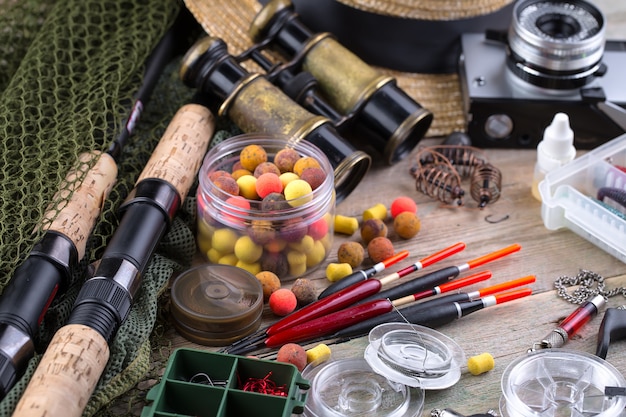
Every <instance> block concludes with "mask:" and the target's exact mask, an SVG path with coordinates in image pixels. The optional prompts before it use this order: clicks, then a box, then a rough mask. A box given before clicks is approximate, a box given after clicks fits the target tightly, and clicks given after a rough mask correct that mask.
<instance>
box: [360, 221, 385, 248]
mask: <svg viewBox="0 0 626 417" xmlns="http://www.w3.org/2000/svg"><path fill="white" fill-rule="evenodd" d="M387 232H388V229H387V225H386V224H385V223H384V222H383V221H382V220H380V219H369V220H365V221H364V222H363V224H362V225H361V239H363V242H365V244H368V243H369V242H370V240H372V239H374V238H375V237H381V236H382V237H387Z"/></svg>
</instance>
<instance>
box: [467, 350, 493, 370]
mask: <svg viewBox="0 0 626 417" xmlns="http://www.w3.org/2000/svg"><path fill="white" fill-rule="evenodd" d="M494 366H495V362H494V360H493V356H491V354H490V353H487V352H485V353H481V354H480V355H476V356H472V357H471V358H469V359H468V360H467V369H468V371H470V373H471V374H472V375H480V374H484V373H485V372H487V371H491V370H492V369H493V367H494Z"/></svg>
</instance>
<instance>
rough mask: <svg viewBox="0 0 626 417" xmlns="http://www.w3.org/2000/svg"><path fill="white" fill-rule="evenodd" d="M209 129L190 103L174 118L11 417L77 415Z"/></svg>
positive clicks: (205, 113) (202, 111) (208, 120)
mask: <svg viewBox="0 0 626 417" xmlns="http://www.w3.org/2000/svg"><path fill="white" fill-rule="evenodd" d="M214 125H215V123H214V117H213V114H212V113H211V112H210V111H209V110H208V108H207V107H205V106H204V105H201V104H196V103H195V102H192V103H190V104H186V105H184V106H182V107H181V108H180V109H179V110H178V111H177V113H176V114H175V115H174V117H173V119H172V120H171V122H170V124H169V125H168V127H167V129H166V131H165V133H164V134H163V136H162V138H161V140H160V141H159V143H158V145H157V146H156V148H155V150H154V152H153V154H152V156H151V158H150V160H149V161H148V163H147V164H146V166H145V168H144V169H143V171H142V173H141V174H140V176H139V178H138V180H137V182H136V183H135V187H134V189H133V190H132V192H131V193H130V195H129V196H128V198H127V199H126V201H125V202H124V203H123V204H122V207H121V219H120V223H119V226H118V227H117V229H116V230H115V232H114V233H113V236H112V238H111V240H110V242H109V243H108V245H107V247H106V248H105V250H104V253H103V255H102V258H101V259H100V262H99V264H98V266H97V268H96V270H95V272H94V274H93V277H91V278H89V279H88V280H87V281H85V283H84V284H83V286H82V288H81V291H80V293H79V294H78V297H77V299H76V301H75V303H74V306H73V308H72V312H71V314H70V317H69V320H68V322H67V324H66V325H65V326H63V327H62V328H60V329H59V330H58V331H57V332H56V333H55V335H54V337H53V338H52V340H51V342H50V344H49V345H48V348H47V350H46V352H45V353H44V355H43V357H42V359H41V361H40V363H39V366H38V367H37V369H36V370H35V373H34V374H33V376H32V378H31V380H30V383H29V384H28V386H27V387H26V390H25V391H24V394H23V395H22V398H21V399H20V401H19V403H18V404H17V406H16V409H15V412H14V414H13V415H14V416H15V417H19V416H30V417H33V416H59V417H73V416H74V417H79V416H81V415H82V413H83V410H84V407H85V405H86V403H87V401H88V399H89V397H90V396H91V394H92V392H93V390H94V388H95V386H96V384H97V382H98V380H99V379H100V376H101V375H102V373H103V371H104V368H105V366H106V364H107V362H108V359H109V344H110V343H111V342H112V340H113V338H114V337H115V335H116V334H117V331H118V329H119V327H120V325H121V324H122V323H123V322H124V320H125V319H126V317H127V315H128V313H129V312H130V309H131V307H132V303H133V298H134V296H135V294H136V293H137V291H138V289H139V287H140V285H141V278H142V275H143V273H144V271H145V269H146V267H147V265H148V262H149V260H150V259H151V257H152V255H153V253H154V251H155V249H156V247H157V245H158V243H159V242H160V240H161V238H162V237H163V236H164V235H165V233H166V232H167V230H168V228H169V225H170V222H171V220H172V219H173V217H174V215H175V213H176V211H177V209H178V207H179V206H180V204H181V202H182V201H183V200H184V198H185V197H186V195H187V193H188V192H189V189H190V187H191V186H192V184H193V182H194V179H195V176H196V174H197V172H198V169H199V168H200V165H201V163H202V158H203V157H204V154H205V153H206V151H207V148H208V144H209V140H210V139H211V137H212V135H213V131H214Z"/></svg>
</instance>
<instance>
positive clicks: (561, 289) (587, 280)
mask: <svg viewBox="0 0 626 417" xmlns="http://www.w3.org/2000/svg"><path fill="white" fill-rule="evenodd" d="M575 285H578V288H576V289H575V290H574V291H573V292H572V293H571V294H569V293H568V292H567V287H570V286H575ZM594 286H595V288H594ZM554 287H555V288H556V290H557V293H558V295H559V297H561V298H563V299H564V300H566V301H569V302H570V303H574V304H582V303H584V302H585V301H587V300H589V299H590V298H591V297H592V296H594V295H598V294H600V295H603V296H604V298H609V297H613V296H616V295H618V294H621V295H622V296H624V297H626V288H624V287H618V288H613V289H612V290H606V285H605V283H604V277H602V276H601V275H598V274H596V273H595V272H591V271H588V270H586V269H581V270H580V271H579V272H578V274H577V275H576V276H575V277H568V276H567V275H562V276H560V277H559V278H557V279H556V281H554Z"/></svg>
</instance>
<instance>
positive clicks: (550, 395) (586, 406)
mask: <svg viewBox="0 0 626 417" xmlns="http://www.w3.org/2000/svg"><path fill="white" fill-rule="evenodd" d="M609 387H616V388H624V387H626V380H625V379H624V377H623V376H622V375H621V374H620V372H619V371H618V370H617V369H615V367H613V366H612V365H611V364H610V363H608V362H606V361H604V360H603V359H600V358H599V357H597V356H594V355H591V354H589V353H586V352H578V351H570V350H566V349H544V350H539V351H534V352H530V353H528V354H527V355H525V356H522V357H520V358H517V359H516V360H514V361H513V362H511V363H510V364H509V365H508V367H507V368H506V369H505V370H504V373H503V375H502V397H501V399H500V413H501V415H502V416H503V417H534V416H542V417H557V416H559V417H564V416H570V417H576V416H590V415H593V416H596V417H614V416H619V415H621V413H622V411H623V410H624V406H625V405H626V396H623V395H620V396H611V395H608V394H606V393H605V390H606V389H607V388H609Z"/></svg>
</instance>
